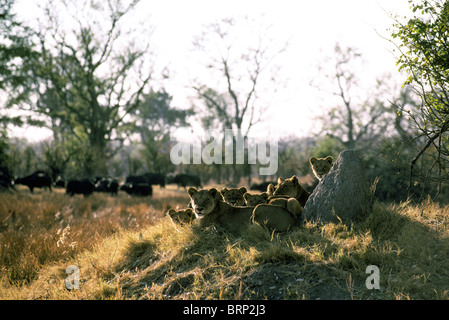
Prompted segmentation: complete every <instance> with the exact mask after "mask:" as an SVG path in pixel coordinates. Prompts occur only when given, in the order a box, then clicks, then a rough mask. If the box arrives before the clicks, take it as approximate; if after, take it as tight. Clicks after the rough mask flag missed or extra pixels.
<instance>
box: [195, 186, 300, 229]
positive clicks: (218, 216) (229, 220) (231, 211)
mask: <svg viewBox="0 0 449 320" xmlns="http://www.w3.org/2000/svg"><path fill="white" fill-rule="evenodd" d="M218 192H219V191H218V190H217V189H215V188H212V189H209V190H206V189H202V190H197V189H196V188H193V187H191V188H189V189H188V191H187V193H188V194H189V197H190V199H191V203H192V208H193V212H194V214H195V217H196V221H197V223H198V225H199V226H200V227H202V228H204V227H207V226H209V225H212V224H216V225H218V226H220V227H222V228H224V229H226V230H227V231H229V232H231V233H238V232H241V231H242V230H243V229H244V228H246V227H248V226H249V225H250V224H251V223H254V222H257V223H259V224H262V225H265V226H266V227H267V228H269V229H273V230H276V231H279V232H283V231H287V230H289V229H290V228H291V227H292V226H293V225H297V224H298V223H299V221H297V220H298V219H296V217H295V216H294V215H293V214H292V213H291V212H289V211H288V210H286V209H284V208H282V207H278V206H271V205H267V204H259V205H257V206H256V207H255V208H254V207H245V206H232V205H230V204H229V203H226V202H224V201H222V200H218V199H217V196H216V195H217V193H218ZM261 206H268V208H265V207H261ZM253 211H254V212H253Z"/></svg>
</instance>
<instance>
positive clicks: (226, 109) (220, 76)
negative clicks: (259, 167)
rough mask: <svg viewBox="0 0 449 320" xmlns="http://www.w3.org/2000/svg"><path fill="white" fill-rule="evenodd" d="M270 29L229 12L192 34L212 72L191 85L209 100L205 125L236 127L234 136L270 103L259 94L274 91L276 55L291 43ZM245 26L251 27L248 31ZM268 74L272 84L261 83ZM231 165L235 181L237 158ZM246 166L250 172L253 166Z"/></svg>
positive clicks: (248, 128) (241, 133) (244, 133)
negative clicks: (279, 41) (275, 36)
mask: <svg viewBox="0 0 449 320" xmlns="http://www.w3.org/2000/svg"><path fill="white" fill-rule="evenodd" d="M268 29H269V28H267V27H263V26H257V25H256V24H255V22H254V21H250V19H249V18H243V19H234V18H226V19H222V20H220V21H218V22H215V23H211V24H209V25H207V26H205V31H204V32H203V33H202V34H201V35H199V36H198V37H197V38H196V39H195V40H194V46H195V48H196V49H197V51H198V52H200V53H202V54H204V55H205V56H203V61H206V66H207V70H208V75H209V76H210V78H209V79H207V80H206V79H203V80H199V79H196V84H195V86H194V87H193V88H194V89H195V91H196V93H197V96H198V98H199V99H200V101H201V102H202V103H203V104H204V106H205V114H204V116H203V119H202V122H203V125H205V126H206V129H209V128H211V127H213V128H215V129H217V128H221V129H223V130H224V129H232V130H233V133H234V137H239V138H243V137H245V136H248V134H249V133H250V131H251V128H252V127H253V126H254V125H256V124H257V123H258V122H260V121H261V120H262V119H263V115H264V111H265V110H266V109H267V106H266V105H264V102H262V100H261V99H260V96H261V95H262V90H264V89H265V90H266V92H270V91H271V93H273V94H274V92H275V87H276V86H275V84H276V80H275V78H276V77H275V72H276V70H277V67H276V66H274V65H273V60H274V59H275V58H276V57H277V56H278V55H279V54H280V53H282V52H283V51H285V50H286V48H287V45H288V42H287V41H286V42H284V43H282V44H281V45H278V44H276V42H275V41H274V39H272V38H270V37H269V36H268V34H269V32H268ZM245 31H249V34H247V35H246V37H245V35H244V34H245ZM210 79H214V80H216V83H213V82H212V81H211V80H210ZM266 80H268V82H265V85H266V84H267V83H269V84H270V90H267V88H266V87H263V85H264V81H266ZM205 83H207V84H205ZM234 154H235V152H234ZM233 167H234V174H235V175H234V178H233V179H234V183H238V180H240V175H239V173H238V170H237V166H236V164H235V161H234V165H233ZM245 171H246V172H250V170H249V168H245Z"/></svg>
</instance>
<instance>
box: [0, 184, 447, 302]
mask: <svg viewBox="0 0 449 320" xmlns="http://www.w3.org/2000/svg"><path fill="white" fill-rule="evenodd" d="M0 196H1V197H2V199H1V200H0V203H1V204H0V212H1V214H2V216H1V218H0V219H2V220H1V221H3V220H4V217H5V216H7V215H8V214H9V213H11V212H16V223H15V224H10V223H9V222H8V225H7V226H6V227H5V225H4V230H3V231H2V232H1V233H0V238H1V239H0V240H1V243H2V247H1V253H0V265H1V268H2V271H1V274H2V279H1V281H0V298H2V299H318V298H320V299H447V298H448V289H449V288H448V283H449V240H448V235H449V232H448V226H449V221H448V220H449V218H448V217H449V215H448V214H449V208H447V207H440V206H439V205H437V204H434V203H432V202H425V203H423V204H420V205H412V204H410V203H403V204H400V205H386V204H382V203H376V204H375V206H374V210H373V212H372V214H370V215H369V216H367V217H366V218H365V220H364V221H362V222H360V223H358V224H356V225H352V226H346V225H343V224H327V225H324V226H318V225H316V224H310V223H309V224H306V225H305V226H303V227H301V228H299V229H298V230H295V231H293V232H290V233H287V234H271V233H269V232H268V231H266V230H265V229H263V228H262V227H260V226H258V225H253V226H251V227H250V228H249V229H248V230H247V231H246V232H245V233H243V234H242V235H240V236H238V237H236V236H232V235H230V234H227V233H224V232H223V231H222V230H218V229H216V228H214V227H210V228H207V229H206V230H198V229H197V228H196V227H192V226H179V225H176V226H175V225H174V224H173V223H172V222H171V221H170V220H169V219H168V218H166V217H163V214H162V212H163V211H164V210H165V208H166V207H167V206H168V205H170V206H173V207H175V206H176V205H180V206H181V207H182V206H185V204H187V202H186V200H188V198H187V195H186V194H185V192H183V191H179V192H178V190H176V189H168V190H158V189H157V190H156V191H155V196H154V198H153V199H146V198H140V199H139V198H137V199H136V198H130V197H127V196H125V195H120V196H119V197H116V198H114V197H110V196H107V195H94V196H92V197H89V198H86V199H84V198H83V197H79V198H70V197H66V196H65V195H63V194H58V193H55V194H52V195H50V194H49V193H42V194H37V195H32V196H31V195H29V194H26V192H21V193H20V194H16V195H9V194H4V195H0ZM58 213H59V215H61V216H62V218H57V219H55V217H56V216H58ZM19 217H21V218H20V219H22V220H21V223H20V224H19V223H18V221H19ZM10 219H11V218H8V220H7V221H10ZM4 224H5V223H4ZM19 225H20V226H21V227H19ZM68 225H69V226H70V230H67V226H68ZM5 228H6V229H5ZM64 229H65V230H66V232H65V234H64ZM58 230H60V231H59V233H58ZM58 243H59V246H58ZM69 265H75V266H77V267H78V268H79V271H80V281H81V283H80V289H79V290H71V291H69V290H67V289H66V288H65V285H64V284H65V282H64V280H65V279H66V277H67V276H68V275H67V274H66V273H65V270H66V268H67V266H69ZM368 265H376V266H378V267H379V268H380V286H381V289H380V290H375V289H374V290H368V289H367V288H366V286H365V280H366V278H367V276H368V275H367V274H366V273H365V270H366V267H367V266H368Z"/></svg>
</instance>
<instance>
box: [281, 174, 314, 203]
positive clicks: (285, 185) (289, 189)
mask: <svg viewBox="0 0 449 320" xmlns="http://www.w3.org/2000/svg"><path fill="white" fill-rule="evenodd" d="M309 196H310V193H309V192H308V191H307V190H306V189H304V188H303V186H301V184H300V183H299V181H298V177H297V176H293V177H291V178H290V179H282V178H279V179H278V185H277V186H276V187H275V190H274V191H273V196H272V197H276V198H295V199H296V200H298V202H299V204H300V205H301V207H303V208H304V206H305V205H306V202H307V199H309Z"/></svg>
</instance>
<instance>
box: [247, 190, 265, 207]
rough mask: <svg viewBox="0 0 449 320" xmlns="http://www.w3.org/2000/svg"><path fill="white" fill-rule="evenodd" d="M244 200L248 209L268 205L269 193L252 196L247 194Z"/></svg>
mask: <svg viewBox="0 0 449 320" xmlns="http://www.w3.org/2000/svg"><path fill="white" fill-rule="evenodd" d="M243 199H245V204H246V206H247V207H255V206H257V205H258V204H261V203H267V201H268V193H266V192H262V193H261V194H251V193H249V192H246V193H245V194H244V195H243Z"/></svg>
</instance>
